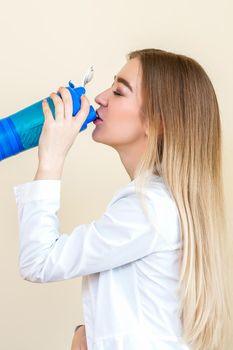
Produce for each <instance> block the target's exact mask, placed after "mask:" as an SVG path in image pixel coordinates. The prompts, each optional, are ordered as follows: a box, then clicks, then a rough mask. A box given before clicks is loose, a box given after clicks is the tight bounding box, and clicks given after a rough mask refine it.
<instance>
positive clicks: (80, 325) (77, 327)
mask: <svg viewBox="0 0 233 350" xmlns="http://www.w3.org/2000/svg"><path fill="white" fill-rule="evenodd" d="M80 327H85V326H84V324H79V325H78V326H76V327H75V329H74V333H75V332H76V331H77V330H78V329H79V328H80Z"/></svg>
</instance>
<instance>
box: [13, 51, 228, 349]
mask: <svg viewBox="0 0 233 350" xmlns="http://www.w3.org/2000/svg"><path fill="white" fill-rule="evenodd" d="M128 58H129V59H128V61H127V63H126V64H125V65H124V66H123V68H122V69H121V70H120V72H119V73H118V75H117V76H115V77H114V82H113V85H112V86H111V87H110V88H108V89H107V90H105V91H104V92H102V93H101V94H99V95H98V96H97V97H96V99H95V100H96V102H97V103H98V104H99V105H100V107H99V109H98V114H99V117H100V118H101V119H102V121H97V122H96V128H95V129H94V131H93V134H92V138H93V140H94V141H96V142H101V143H104V144H106V145H109V146H111V147H113V148H114V149H115V150H116V151H117V152H118V154H119V156H120V159H121V161H122V163H123V165H124V167H125V169H126V171H127V173H128V175H129V177H130V179H131V181H130V182H129V184H128V185H127V186H125V187H124V188H122V189H120V190H119V191H118V192H117V193H116V194H115V195H114V197H113V198H112V200H111V202H110V203H109V205H108V206H107V208H106V211H105V212H104V214H103V215H102V216H101V217H100V218H99V219H98V220H95V221H93V222H91V223H90V224H83V225H79V226H78V227H76V228H75V229H74V230H73V232H72V233H71V235H64V234H63V235H62V234H60V233H59V228H58V227H59V221H58V218H57V215H56V213H57V211H58V209H59V203H60V200H59V196H60V182H61V176H62V169H63V165H64V160H65V158H66V155H67V153H68V150H69V148H70V147H71V145H72V143H73V142H74V140H75V138H76V136H77V135H78V132H79V130H80V128H81V125H82V123H83V122H84V120H85V118H86V116H87V115H88V111H89V101H88V100H87V98H86V97H82V107H81V111H80V112H79V113H78V115H77V116H76V117H74V118H72V117H71V113H72V108H71V98H70V95H69V92H68V90H67V89H65V88H61V89H59V91H60V93H61V96H62V99H61V98H60V97H59V96H57V95H56V94H52V95H51V98H52V99H53V101H54V104H55V109H56V117H55V120H54V119H53V116H52V114H51V111H50V109H49V106H48V104H47V103H44V105H43V110H44V115H45V124H44V127H43V131H42V134H41V137H40V142H39V164H38V170H37V172H36V175H35V179H34V181H32V182H29V183H26V184H23V185H20V186H18V187H16V188H15V194H16V201H17V205H18V210H19V222H20V270H21V274H22V276H23V278H25V279H27V280H30V281H33V282H41V283H43V282H49V281H58V280H64V279H69V278H74V277H79V276H83V285H82V287H83V307H84V319H85V325H84V326H83V327H80V328H79V329H78V330H77V332H76V333H75V336H74V339H73V343H72V349H73V350H78V349H85V348H88V349H89V350H94V349H95V350H100V349H101V350H102V349H104V350H108V349H111V350H118V349H127V350H131V349H133V350H137V349H146V350H152V349H153V350H156V349H159V350H168V349H176V350H178V349H179V350H180V349H182V350H184V349H185V350H187V349H195V350H203V349H208V350H212V349H223V348H224V339H225V338H226V335H227V329H228V328H227V327H228V325H229V314H228V312H229V311H228V291H227V277H226V266H227V259H226V249H227V246H228V242H227V234H226V229H225V220H224V200H223V184H222V173H221V125H220V116H219V109H218V103H217V99H216V96H215V92H214V88H213V86H212V84H211V82H210V80H209V78H208V76H207V74H206V73H205V71H204V70H203V68H202V67H201V66H200V65H199V64H198V63H197V62H196V61H195V60H193V59H191V58H189V57H186V56H183V55H177V54H174V53H171V52H166V51H162V50H156V49H145V50H139V51H134V52H131V53H130V54H129V56H128ZM61 140H62V142H61Z"/></svg>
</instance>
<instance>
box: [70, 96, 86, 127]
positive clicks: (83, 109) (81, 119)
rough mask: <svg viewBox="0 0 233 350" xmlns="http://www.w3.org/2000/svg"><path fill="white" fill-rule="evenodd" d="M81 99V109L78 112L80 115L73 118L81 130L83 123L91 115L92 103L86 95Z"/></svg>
mask: <svg viewBox="0 0 233 350" xmlns="http://www.w3.org/2000/svg"><path fill="white" fill-rule="evenodd" d="M80 99H81V108H80V110H79V111H78V113H77V114H76V115H75V116H74V117H73V119H74V121H75V123H76V125H77V127H78V128H80V129H81V127H82V125H83V123H84V122H85V120H86V118H87V116H88V114H89V110H90V102H89V100H88V98H87V97H86V96H85V95H82V96H81V97H80Z"/></svg>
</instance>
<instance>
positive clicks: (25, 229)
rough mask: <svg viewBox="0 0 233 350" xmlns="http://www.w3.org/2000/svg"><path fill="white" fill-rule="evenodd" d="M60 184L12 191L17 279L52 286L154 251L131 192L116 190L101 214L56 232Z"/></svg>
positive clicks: (153, 237) (153, 239) (34, 183)
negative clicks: (16, 230)
mask: <svg viewBox="0 0 233 350" xmlns="http://www.w3.org/2000/svg"><path fill="white" fill-rule="evenodd" d="M60 185H61V183H60V180H37V181H32V182H29V183H26V184H22V185H19V186H17V187H14V192H15V197H16V204H17V207H18V219H19V232H20V243H19V244H20V248H19V250H20V251H19V266H20V273H21V276H22V277H23V278H24V279H25V280H28V281H31V282H41V283H43V282H52V281H60V280H65V279H71V278H75V277H79V276H84V275H89V274H92V273H96V272H101V271H104V270H110V269H113V268H116V267H119V266H121V265H124V264H127V263H130V262H133V261H135V260H137V259H140V258H142V257H144V256H146V255H148V254H150V253H152V252H153V250H154V247H155V246H156V240H157V235H156V233H155V231H154V230H153V228H152V226H151V225H150V223H149V221H148V220H147V218H146V216H145V214H144V212H143V210H142V208H141V206H140V201H139V199H138V197H137V195H136V193H135V192H134V191H133V189H131V190H128V191H122V192H121V191H120V192H121V194H119V195H116V196H114V197H113V198H114V199H113V200H112V201H111V202H110V204H109V205H108V206H107V208H106V210H105V212H104V213H103V215H102V216H101V217H100V218H98V219H97V220H94V221H92V222H91V223H89V224H81V225H78V226H77V227H75V228H74V229H73V231H72V232H71V233H70V234H61V233H60V232H59V219H58V216H57V212H58V210H59V207H60Z"/></svg>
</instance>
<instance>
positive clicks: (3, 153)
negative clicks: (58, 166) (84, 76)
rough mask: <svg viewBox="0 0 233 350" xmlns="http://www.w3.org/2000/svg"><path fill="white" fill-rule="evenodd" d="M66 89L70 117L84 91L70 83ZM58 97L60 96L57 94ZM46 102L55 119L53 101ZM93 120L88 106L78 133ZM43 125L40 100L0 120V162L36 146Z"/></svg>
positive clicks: (79, 104) (93, 114)
mask: <svg viewBox="0 0 233 350" xmlns="http://www.w3.org/2000/svg"><path fill="white" fill-rule="evenodd" d="M67 89H68V90H69V91H70V93H71V96H72V103H73V112H72V115H73V116H75V115H76V114H77V112H78V111H79V109H80V107H81V100H80V97H81V95H83V94H85V92H86V91H85V88H84V87H82V86H81V87H76V88H74V87H73V85H72V84H71V83H69V86H68V87H67ZM58 95H60V94H59V93H58ZM60 96H61V95H60ZM47 101H48V104H49V107H50V109H51V112H52V114H53V116H54V117H55V107H54V104H53V101H52V99H51V98H50V97H47ZM95 118H96V112H95V110H94V108H93V106H90V110H89V114H88V116H87V118H86V120H85V122H84V123H83V125H82V127H81V129H80V131H83V130H85V129H86V128H87V124H88V123H90V122H93V121H94V120H95ZM43 124H44V113H43V109H42V100H40V101H39V102H36V103H34V104H32V105H30V106H28V107H26V108H24V109H22V110H20V111H19V112H16V113H14V114H12V115H10V116H8V117H6V118H3V119H0V160H3V159H5V158H8V157H10V156H13V155H15V154H18V153H20V152H23V151H25V150H28V149H30V148H33V147H36V146H38V143H39V138H40V134H41V131H42V127H43Z"/></svg>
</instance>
